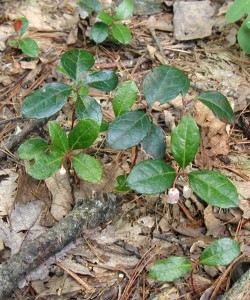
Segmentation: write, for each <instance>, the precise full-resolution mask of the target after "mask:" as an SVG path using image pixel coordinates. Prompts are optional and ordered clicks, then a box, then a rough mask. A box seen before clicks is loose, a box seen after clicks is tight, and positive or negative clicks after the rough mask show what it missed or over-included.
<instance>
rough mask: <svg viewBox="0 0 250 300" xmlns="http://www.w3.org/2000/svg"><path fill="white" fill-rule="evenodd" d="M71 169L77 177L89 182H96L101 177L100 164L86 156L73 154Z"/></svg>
mask: <svg viewBox="0 0 250 300" xmlns="http://www.w3.org/2000/svg"><path fill="white" fill-rule="evenodd" d="M72 163H73V167H74V169H75V171H76V173H77V175H78V176H79V177H80V178H81V179H83V180H87V181H90V182H98V181H99V180H100V179H101V177H102V167H101V164H100V162H99V161H98V160H97V159H95V158H94V157H92V156H90V155H88V154H81V153H80V154H74V155H73V157H72Z"/></svg>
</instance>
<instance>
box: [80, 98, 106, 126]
mask: <svg viewBox="0 0 250 300" xmlns="http://www.w3.org/2000/svg"><path fill="white" fill-rule="evenodd" d="M75 113H76V116H77V119H79V120H81V119H86V118H90V119H93V120H95V121H96V122H97V124H98V125H101V123H102V109H101V106H100V104H98V103H97V102H96V100H95V99H94V98H92V97H90V96H85V97H78V98H77V101H76V104H75Z"/></svg>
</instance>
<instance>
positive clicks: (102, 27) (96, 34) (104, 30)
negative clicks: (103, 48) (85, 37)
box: [91, 22, 109, 44]
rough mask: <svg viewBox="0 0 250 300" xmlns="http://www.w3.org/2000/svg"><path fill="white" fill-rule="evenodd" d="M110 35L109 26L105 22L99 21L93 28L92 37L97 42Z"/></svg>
mask: <svg viewBox="0 0 250 300" xmlns="http://www.w3.org/2000/svg"><path fill="white" fill-rule="evenodd" d="M108 35H109V27H108V25H106V24H104V23H103V22H97V23H95V24H94V25H93V27H92V28H91V36H92V39H93V40H94V41H95V42H96V43H97V44H99V43H102V42H103V41H105V40H106V38H107V37H108Z"/></svg>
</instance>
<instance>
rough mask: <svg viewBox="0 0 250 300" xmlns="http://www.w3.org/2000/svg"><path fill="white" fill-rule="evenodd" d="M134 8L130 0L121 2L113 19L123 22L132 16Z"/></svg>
mask: <svg viewBox="0 0 250 300" xmlns="http://www.w3.org/2000/svg"><path fill="white" fill-rule="evenodd" d="M134 7H135V5H134V2H133V1H132V0H123V1H122V2H121V3H120V4H119V5H118V6H117V8H116V11H115V19H116V20H123V19H126V18H128V17H130V16H131V15H132V14H133V11H134Z"/></svg>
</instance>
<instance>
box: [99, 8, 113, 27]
mask: <svg viewBox="0 0 250 300" xmlns="http://www.w3.org/2000/svg"><path fill="white" fill-rule="evenodd" d="M97 17H98V18H99V19H100V20H101V21H102V22H103V23H105V24H106V25H111V24H113V23H114V21H115V19H114V18H113V17H112V16H111V15H110V14H107V13H105V12H104V11H101V12H100V13H99V14H98V16H97Z"/></svg>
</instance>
